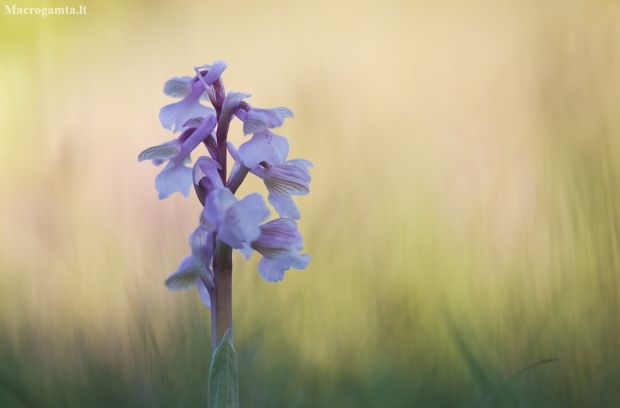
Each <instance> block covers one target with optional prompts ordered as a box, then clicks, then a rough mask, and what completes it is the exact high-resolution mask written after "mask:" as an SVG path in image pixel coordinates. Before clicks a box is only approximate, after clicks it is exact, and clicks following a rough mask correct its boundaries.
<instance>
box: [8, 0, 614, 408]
mask: <svg viewBox="0 0 620 408" xmlns="http://www.w3.org/2000/svg"><path fill="white" fill-rule="evenodd" d="M68 1H71V0H68ZM16 5H17V6H18V7H20V6H21V7H30V6H33V7H36V6H39V7H49V6H66V5H69V6H78V5H79V3H76V4H73V3H71V2H69V3H60V2H44V1H36V0H32V1H30V2H28V3H25V2H20V3H16ZM83 5H85V6H87V10H88V11H87V13H88V14H86V15H81V16H48V17H41V16H36V15H33V16H17V15H6V14H4V11H5V10H4V9H3V10H2V12H0V38H1V39H2V40H1V42H0V129H1V131H0V407H3V408H4V407H8V408H12V407H22V406H27V407H142V406H144V407H196V406H205V401H206V392H207V385H206V378H207V375H208V367H209V360H210V342H209V339H210V334H209V332H210V324H209V318H210V315H209V311H208V310H207V309H205V308H204V307H203V306H202V305H201V304H200V301H199V299H198V296H197V294H196V293H195V292H194V291H192V292H188V293H174V292H169V291H167V290H166V288H165V287H164V285H163V281H164V280H165V278H166V277H167V276H168V274H169V273H170V272H172V271H173V270H174V269H175V268H176V267H177V265H178V262H179V261H180V259H181V258H182V257H184V256H186V255H187V254H188V253H189V246H188V243H187V240H188V237H189V234H190V233H191V232H192V230H193V229H194V228H195V226H196V225H197V221H198V214H199V211H200V204H199V203H198V201H197V200H196V199H195V197H190V199H185V198H183V197H181V196H180V195H179V194H175V195H174V196H173V197H171V198H169V199H167V200H164V201H159V200H158V199H157V193H156V191H155V189H154V185H153V184H154V177H155V175H156V174H157V172H158V168H156V167H154V166H152V165H150V164H148V163H138V162H137V155H138V153H139V152H140V151H142V150H143V149H144V148H146V147H149V146H153V145H156V144H159V143H161V142H164V141H166V140H169V139H171V135H170V133H169V132H168V131H166V130H165V129H163V128H161V126H160V124H159V121H158V111H159V109H160V108H161V107H162V106H163V105H165V104H167V103H170V102H172V100H171V99H170V98H168V97H166V96H165V95H164V94H163V93H162V87H163V83H164V82H165V81H166V80H167V79H169V78H170V77H172V76H181V75H192V73H193V71H192V68H193V67H194V66H195V65H202V64H205V63H211V62H213V61H214V60H216V59H222V60H224V61H226V62H227V63H228V69H227V70H226V71H225V73H224V82H225V84H226V87H227V89H228V90H233V91H242V92H249V93H251V94H253V95H254V96H253V97H252V98H250V99H249V102H250V103H251V104H253V105H254V106H257V107H264V108H270V107H275V106H286V107H288V108H290V109H291V110H292V111H293V112H294V113H295V119H292V120H287V121H286V123H285V125H284V126H283V127H282V128H281V129H277V130H276V133H278V134H281V135H285V136H287V137H288V138H289V141H290V144H291V154H290V155H289V157H290V158H295V157H303V158H306V159H309V160H311V161H312V162H313V163H314V164H315V167H314V168H313V169H311V172H312V177H313V179H312V183H311V194H310V195H309V196H307V197H302V198H299V199H297V203H298V205H299V207H300V210H301V212H302V218H301V220H300V222H299V227H300V230H301V231H302V233H303V235H304V239H305V241H304V243H305V252H307V253H309V254H310V255H311V256H312V262H311V264H310V265H309V267H308V268H307V269H306V270H303V271H296V270H291V271H289V272H287V274H286V276H285V279H284V281H282V282H280V283H277V284H270V283H267V282H264V281H263V280H261V278H260V277H259V275H258V273H257V271H256V263H257V261H258V259H259V257H258V256H257V255H254V257H253V258H252V259H251V260H250V261H245V260H244V259H243V258H242V257H241V256H239V254H236V255H235V258H234V268H235V272H234V313H235V342H236V348H237V352H238V357H239V363H240V391H241V397H240V400H241V405H242V406H244V407H339V408H348V407H479V406H486V407H617V406H618V405H619V404H620V387H618V384H620V355H619V353H618V350H619V349H620V348H619V347H620V302H619V301H620V298H619V296H618V294H619V290H620V282H619V279H620V276H619V275H620V74H619V73H620V3H619V2H618V1H615V0H613V1H612V0H609V1H603V0H588V1H586V0H583V1H577V0H566V1H551V0H537V1H534V0H525V1H518V0H500V1H490V0H488V1H485V0H472V1H457V0H454V1H448V0H437V1H432V2H431V1H422V0H418V1H413V0H411V1H395V0H386V1H381V2H379V1H378V0H374V1H366V0H358V1H352V0H351V1H327V0H317V1H280V0H267V1H262V2H254V1H247V0H243V1H237V2H226V1H220V2H214V1H202V2H198V1H176V2H161V1H96V2H95V1H90V2H87V1H86V0H85V2H84V3H83ZM3 7H4V5H3ZM230 139H231V140H232V141H233V142H234V143H235V144H236V145H237V146H238V145H239V144H241V143H242V142H243V140H244V138H243V135H242V132H241V128H240V126H239V123H236V124H235V125H233V126H232V128H231V134H230ZM200 154H204V152H201V153H200ZM252 191H261V192H262V191H264V187H263V186H261V184H260V183H259V182H257V181H256V180H253V181H252V182H251V183H249V184H248V183H246V184H244V186H243V187H242V189H241V190H240V193H241V195H242V196H243V195H245V194H248V193H250V192H252ZM550 359H551V360H550Z"/></svg>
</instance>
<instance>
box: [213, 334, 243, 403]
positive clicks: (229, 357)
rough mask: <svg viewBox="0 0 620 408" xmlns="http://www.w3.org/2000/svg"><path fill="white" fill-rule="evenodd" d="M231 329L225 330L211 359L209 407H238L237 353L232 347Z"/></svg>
mask: <svg viewBox="0 0 620 408" xmlns="http://www.w3.org/2000/svg"><path fill="white" fill-rule="evenodd" d="M231 330H232V329H228V330H226V333H224V338H222V342H221V343H220V345H219V346H217V349H216V350H215V353H214V354H213V360H211V371H210V372H209V408H239V383H238V381H237V353H236V352H235V348H234V347H233V343H232V334H231Z"/></svg>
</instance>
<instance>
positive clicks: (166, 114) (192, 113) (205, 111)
mask: <svg viewBox="0 0 620 408" xmlns="http://www.w3.org/2000/svg"><path fill="white" fill-rule="evenodd" d="M204 92H205V89H204V86H203V85H202V83H200V82H198V81H196V82H193V83H192V87H191V91H190V93H189V94H187V96H186V97H185V98H183V99H182V100H180V101H179V102H175V103H171V104H169V105H166V106H164V107H163V108H161V110H160V111H159V121H160V122H161V125H162V126H163V127H164V128H166V129H169V130H172V131H173V132H178V131H180V130H181V127H182V126H183V124H184V123H185V122H187V121H188V120H189V119H192V118H195V117H205V116H208V115H215V109H213V108H208V107H206V106H204V105H201V104H200V97H201V96H202V94H203V93H204Z"/></svg>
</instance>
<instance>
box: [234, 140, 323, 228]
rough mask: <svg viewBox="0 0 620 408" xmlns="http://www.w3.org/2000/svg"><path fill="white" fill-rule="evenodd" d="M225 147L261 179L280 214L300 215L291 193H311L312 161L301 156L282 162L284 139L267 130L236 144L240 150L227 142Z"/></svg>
mask: <svg viewBox="0 0 620 408" xmlns="http://www.w3.org/2000/svg"><path fill="white" fill-rule="evenodd" d="M228 150H229V152H230V154H231V156H232V157H233V158H234V159H235V160H236V162H239V161H241V162H242V163H243V164H244V165H245V166H246V167H248V168H250V169H251V172H252V174H254V175H256V176H258V177H260V178H261V179H263V181H264V182H265V186H266V187H267V190H268V191H269V196H268V197H267V198H268V200H269V203H271V205H273V208H274V209H275V210H276V211H277V212H278V214H279V215H280V217H289V218H293V219H299V218H300V217H301V214H300V213H299V209H298V208H297V206H296V205H295V202H294V201H293V199H292V197H291V195H306V194H308V193H309V192H310V186H309V182H310V172H309V171H308V167H312V163H311V162H309V161H308V160H303V159H293V160H288V161H284V160H285V159H286V156H287V154H288V141H287V140H286V138H284V137H282V136H278V135H276V134H274V133H271V132H270V131H269V130H266V131H264V132H261V133H257V134H254V136H253V137H252V139H251V140H249V141H247V142H245V143H244V144H242V145H241V147H239V151H237V149H236V148H235V146H233V145H232V143H230V142H229V143H228ZM259 163H260V165H259ZM235 164H236V163H235ZM252 165H254V166H253V167H250V166H252Z"/></svg>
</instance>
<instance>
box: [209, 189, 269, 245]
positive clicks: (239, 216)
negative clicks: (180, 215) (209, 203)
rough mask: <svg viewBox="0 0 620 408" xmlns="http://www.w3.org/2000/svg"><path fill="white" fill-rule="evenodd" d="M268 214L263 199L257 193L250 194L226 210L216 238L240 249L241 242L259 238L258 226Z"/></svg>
mask: <svg viewBox="0 0 620 408" xmlns="http://www.w3.org/2000/svg"><path fill="white" fill-rule="evenodd" d="M207 200H208V197H207ZM205 208H206V207H205ZM269 213H270V212H269V209H268V208H267V207H266V206H265V202H264V201H263V197H261V195H260V194H258V193H253V194H250V195H248V196H246V197H245V198H244V199H243V200H240V201H239V202H238V203H236V204H235V205H233V206H231V207H230V208H229V209H228V211H227V212H226V218H225V219H224V220H223V222H222V223H221V225H220V228H219V230H218V238H220V239H221V240H222V241H223V242H225V243H227V244H228V245H230V246H231V247H233V248H236V249H241V248H243V242H247V243H250V242H252V241H254V240H255V239H257V238H258V237H259V236H260V228H259V224H260V223H261V222H262V221H263V220H265V219H266V218H267V217H269Z"/></svg>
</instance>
